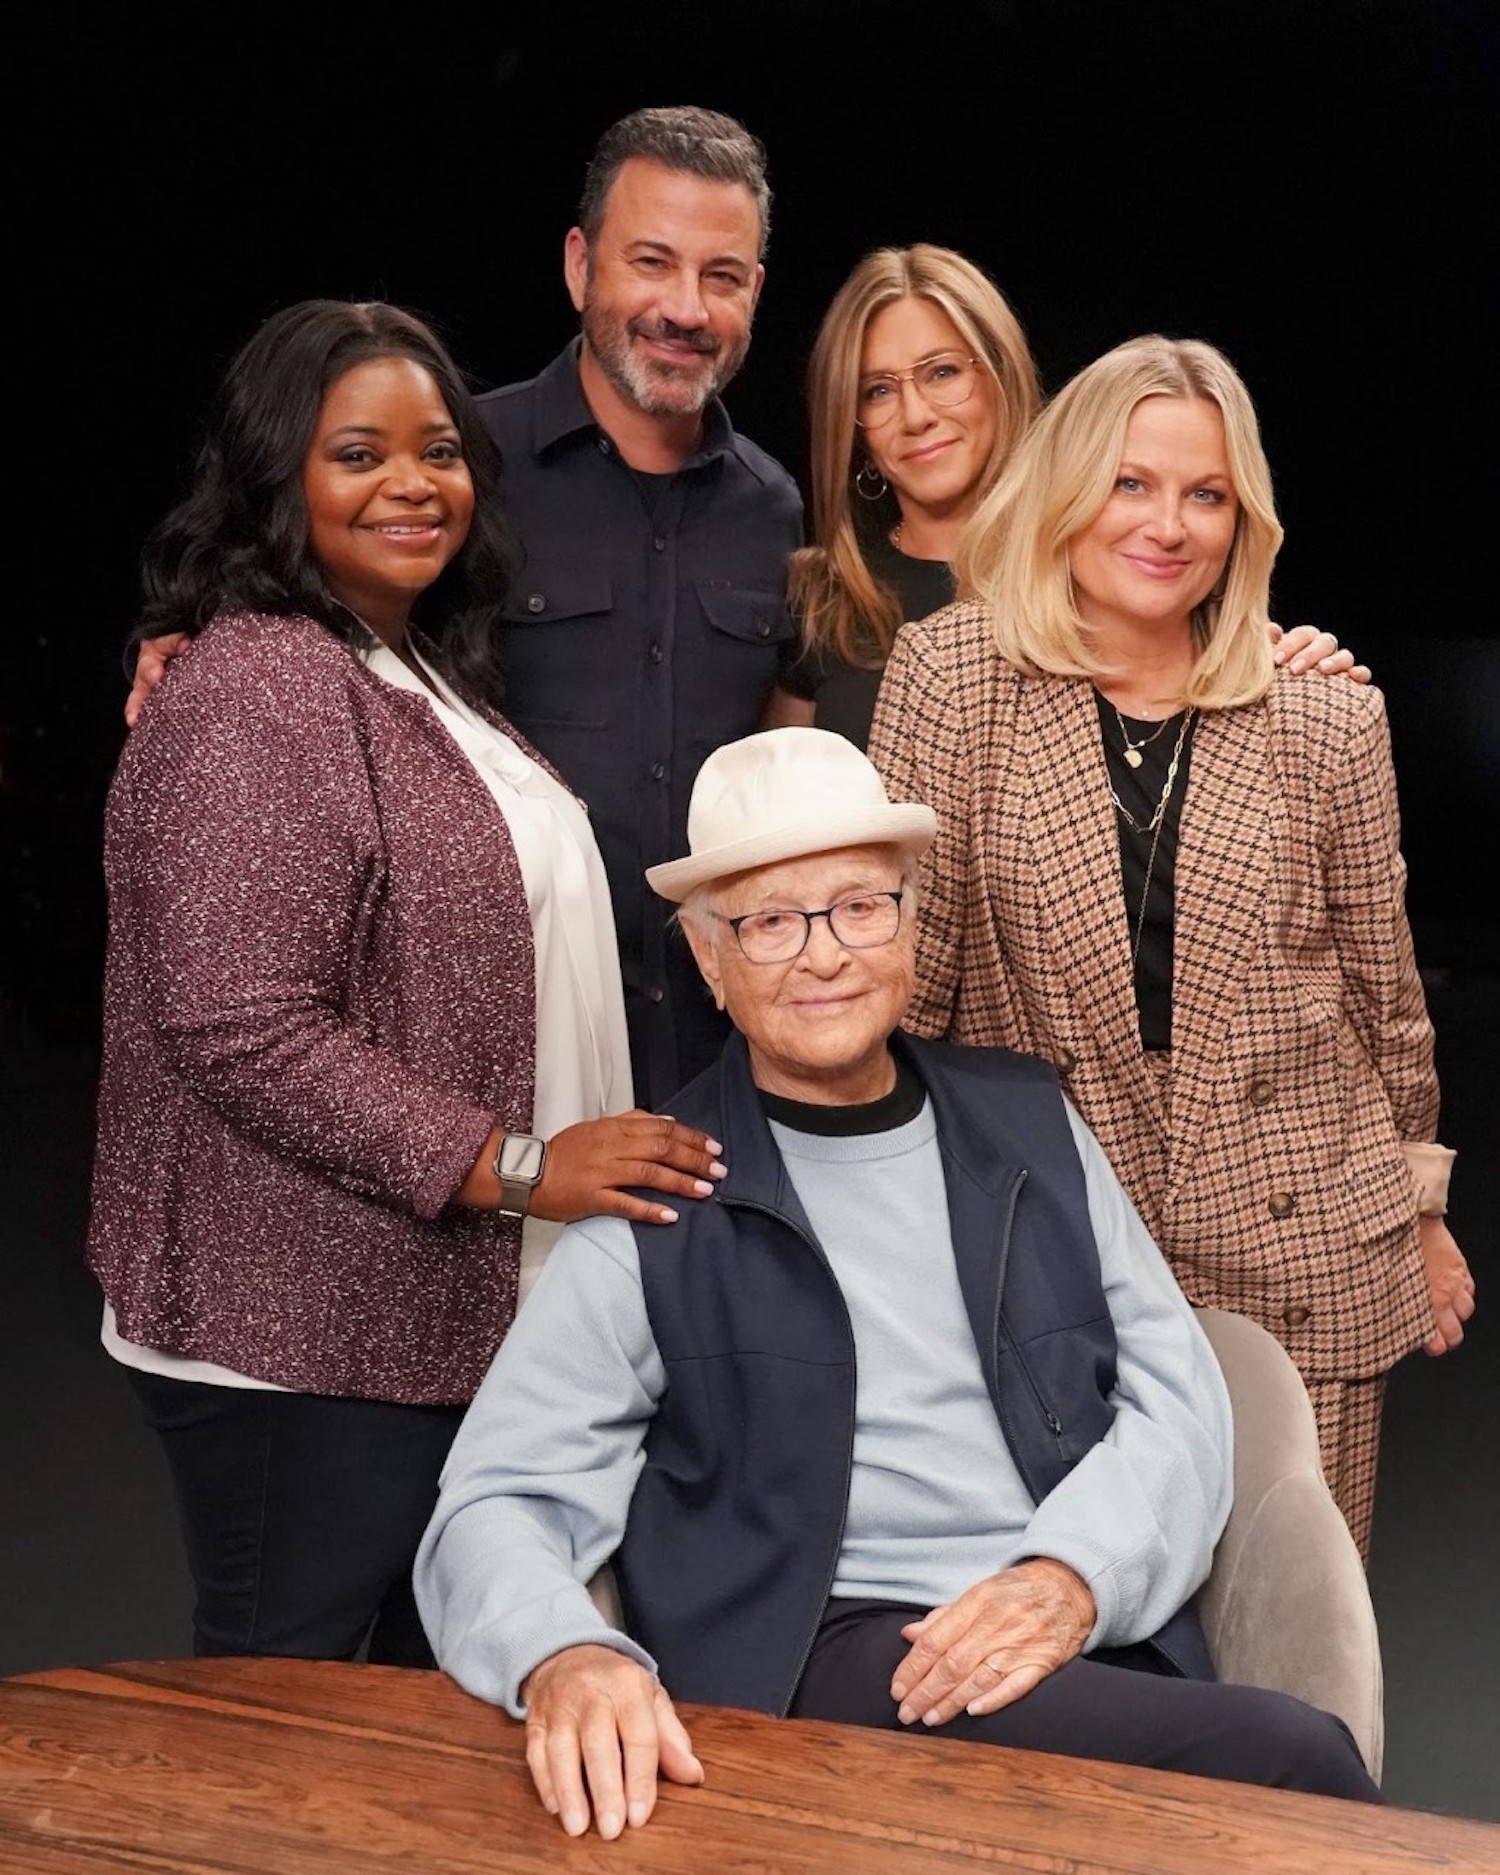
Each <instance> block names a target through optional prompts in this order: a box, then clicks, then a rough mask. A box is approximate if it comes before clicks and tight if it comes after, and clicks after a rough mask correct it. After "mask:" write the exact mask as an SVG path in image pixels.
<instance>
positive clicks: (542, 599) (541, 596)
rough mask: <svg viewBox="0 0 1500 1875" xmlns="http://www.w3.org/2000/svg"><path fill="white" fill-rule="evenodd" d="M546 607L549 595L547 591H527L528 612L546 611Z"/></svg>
mask: <svg viewBox="0 0 1500 1875" xmlns="http://www.w3.org/2000/svg"><path fill="white" fill-rule="evenodd" d="M546 609H547V595H546V594H545V593H541V592H529V593H527V595H526V610H527V611H528V612H545V611H546Z"/></svg>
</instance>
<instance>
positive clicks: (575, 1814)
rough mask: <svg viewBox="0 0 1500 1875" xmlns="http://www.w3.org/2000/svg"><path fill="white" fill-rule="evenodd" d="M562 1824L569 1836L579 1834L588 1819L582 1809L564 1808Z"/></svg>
mask: <svg viewBox="0 0 1500 1875" xmlns="http://www.w3.org/2000/svg"><path fill="white" fill-rule="evenodd" d="M562 1826H563V1828H564V1829H565V1830H566V1831H567V1832H568V1834H569V1835H570V1836H581V1835H582V1834H583V1832H584V1831H585V1830H586V1829H587V1828H588V1826H589V1820H588V1818H587V1817H586V1816H585V1815H584V1813H583V1812H582V1810H564V1811H563V1818H562Z"/></svg>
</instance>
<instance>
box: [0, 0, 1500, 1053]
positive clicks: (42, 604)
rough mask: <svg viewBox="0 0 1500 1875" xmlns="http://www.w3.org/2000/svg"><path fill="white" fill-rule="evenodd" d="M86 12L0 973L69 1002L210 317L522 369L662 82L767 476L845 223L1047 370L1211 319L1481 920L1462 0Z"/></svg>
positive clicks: (1426, 874) (1472, 28)
mask: <svg viewBox="0 0 1500 1875" xmlns="http://www.w3.org/2000/svg"><path fill="white" fill-rule="evenodd" d="M103 12H104V10H103V9H89V10H87V11H85V10H83V9H78V10H75V12H73V13H70V12H69V11H68V10H67V9H62V10H60V11H56V12H54V14H53V15H52V16H51V17H50V18H49V19H47V20H46V21H44V22H42V23H41V24H40V25H39V26H32V27H30V28H29V29H28V31H29V32H30V34H31V37H30V39H29V40H28V39H18V40H15V41H13V42H12V46H13V53H12V56H13V61H14V64H13V69H14V71H15V73H16V75H17V79H18V86H17V89H18V92H19V94H20V97H21V99H22V103H23V109H24V117H23V119H22V123H23V128H24V149H23V159H22V161H21V162H20V163H19V164H18V166H17V169H16V171H15V172H13V177H12V187H11V190H10V192H9V193H10V201H11V208H12V216H11V235H12V240H13V241H14V242H15V244H16V245H15V247H14V248H13V249H12V254H13V257H15V256H16V255H18V254H19V255H20V256H21V257H22V258H23V259H24V261H25V265H24V268H23V269H22V276H21V280H20V283H19V285H17V284H16V283H15V276H14V275H13V276H12V278H13V285H12V288H11V299H12V303H13V305H14V306H15V307H16V308H17V311H18V312H19V315H20V321H21V323H20V327H19V330H20V332H21V334H22V336H21V337H20V339H19V340H18V339H15V338H13V341H12V350H11V353H10V370H11V382H12V385H13V388H14V391H15V393H16V402H15V405H14V408H16V409H20V408H22V407H32V406H33V404H34V405H35V413H34V414H33V415H31V416H29V417H27V418H26V420H25V424H24V427H22V428H20V429H18V427H17V426H16V425H15V424H13V425H12V426H11V440H12V444H13V445H15V444H17V443H20V444H21V445H22V448H21V454H20V458H19V459H18V460H15V459H13V461H12V464H11V467H12V469H13V470H17V469H20V467H21V464H22V463H23V462H24V463H26V464H28V465H29V468H28V471H27V472H26V473H25V474H24V475H23V477H22V479H21V480H19V481H13V482H12V486H11V490H10V494H11V500H10V502H9V504H8V505H9V507H10V509H11V520H12V524H13V527H14V528H16V529H17V530H18V532H19V535H20V538H16V537H15V536H14V535H13V545H14V546H16V547H21V546H22V545H23V541H24V540H27V539H30V538H31V536H32V529H31V527H30V526H29V522H30V520H31V518H32V517H33V516H36V515H40V516H42V517H44V524H43V542H42V550H41V552H40V553H30V552H24V551H23V553H22V555H21V558H22V562H23V565H24V566H25V568H26V573H25V576H24V585H23V592H24V594H25V597H24V599H23V603H22V606H21V608H20V611H19V614H18V615H17V616H16V618H15V625H16V626H18V627H19V629H18V630H16V631H15V633H14V637H15V644H16V645H17V646H18V647H19V656H17V655H16V652H15V649H14V648H13V650H12V652H11V654H10V655H9V656H8V657H7V658H6V660H5V662H4V666H3V667H0V668H4V669H6V670H7V672H8V675H7V676H6V677H5V678H4V679H3V680H0V681H3V684H4V693H5V694H4V698H3V702H0V763H3V780H0V835H3V839H4V847H3V851H0V867H3V871H0V884H3V888H4V893H5V899H6V903H5V906H4V908H3V916H0V963H3V966H4V971H5V978H4V983H3V985H0V1013H3V1012H4V1009H5V1008H6V1007H7V1006H12V1007H19V1008H20V1009H22V1010H24V1011H26V1012H27V1013H28V1014H30V1015H32V1016H33V1017H34V1018H35V1019H38V1020H40V1021H42V1022H44V1023H49V1024H53V1025H60V1026H62V1027H64V1028H66V1029H68V1030H70V1031H74V1032H83V1033H89V1032H91V1030H92V1027H93V1024H94V1023H95V1020H96V993H97V982H98V973H99V962H100V956H101V948H102V937H103V908H102V896H101V892H100V887H99V876H98V874H99V860H98V846H99V816H100V811H101V807H102V800H103V793H104V789H105V787H106V785H107V781H108V776H109V772H110V770H111V768H112V766H113V762H114V760H115V756H116V754H117V752H118V748H119V745H120V741H121V738H122V735H123V725H122V723H121V720H120V703H121V701H122V698H123V693H124V679H123V675H122V670H121V662H120V659H121V647H122V645H123V643H124V639H125V634H126V632H127V630H128V626H129V622H130V615H131V611H132V607H133V603H134V596H135V555H136V550H137V545H138V542H139V539H140V537H141V535H142V533H143V532H144V531H145V529H146V527H147V526H148V525H149V524H150V522H151V521H152V520H153V519H154V518H155V517H156V515H157V514H158V513H159V512H160V510H161V509H162V508H163V507H164V506H165V505H166V503H167V501H168V500H169V499H170V497H171V496H172V494H173V493H174V491H175V489H176V486H177V476H178V473H179V470H180V466H181V464H182V461H183V458H184V454H185V452H186V449H187V447H188V444H189V442H190V439H191V432H192V425H193V421H194V418H195V416H196V413H197V411H198V409H199V408H200V407H201V404H202V401H203V399H204V397H205V396H206V394H207V391H208V389H209V387H210V385H211V384H212V383H213V381H214V379H215V377H216V376H217V373H218V371H219V369H220V367H221V365H222V363H223V361H224V359H225V357H226V356H227V354H228V353H229V352H230V351H231V350H232V349H233V348H234V347H235V346H236V345H237V344H238V343H239V341H240V340H241V339H242V338H243V337H244V336H245V335H246V333H247V332H248V331H249V329H250V328H251V326H252V325H253V324H254V323H255V322H256V321H257V320H258V319H259V318H260V317H261V316H263V315H264V314H265V313H266V312H268V311H270V310H271V309H272V308H274V307H276V306H278V305H281V304H283V303H285V302H286V301H288V300H292V299H297V298H301V297H304V296H306V295H310V294H349V295H356V296H361V297H363V296H382V297H387V298H391V299H395V300H398V301H401V302H403V303H405V304H408V305H410V306H413V307H415V308H417V309H419V310H421V311H423V312H425V313H427V314H428V315H429V316H431V317H433V318H434V319H435V320H436V322H437V323H438V324H439V325H440V326H441V327H442V328H443V330H444V331H445V333H446V334H447V336H448V337H449V339H450V340H451V342H452V344H453V346H454V348H455V350H456V351H457V353H458V354H459V356H460V357H461V358H462V359H463V361H464V362H465V363H466V364H467V365H468V366H469V367H470V369H471V370H472V371H473V373H474V374H475V376H476V378H477V380H479V381H480V382H482V383H485V384H489V383H496V382H503V381H505V380H506V379H509V378H513V377H518V376H526V375H530V373H531V372H532V371H534V370H535V369H537V368H538V367H539V366H540V365H541V364H542V363H544V362H545V361H546V359H548V358H549V357H550V356H551V355H552V354H553V352H554V351H555V350H556V349H557V348H558V346H559V345H560V344H561V343H562V341H563V339H564V338H565V337H566V336H567V335H568V334H569V333H570V332H571V330H572V329H573V328H574V323H575V321H574V316H573V313H572V309H571V307H570V305H569V303H568V300H567V297H566V294H565V292H564V289H563V284H562V278H561V251H562V237H563V234H564V232H565V230H566V229H567V227H568V226H569V224H570V222H571V220H572V218H573V209H574V205H575V203H576V199H577V193H578V187H579V183H580V180H581V176H582V170H583V164H584V162H585V160H586V158H587V155H588V152H589V149H590V147H591V146H592V143H593V141H594V139H595V137H596V136H597V135H598V133H599V131H600V130H601V129H602V128H603V127H604V126H605V125H606V124H607V123H608V122H610V121H611V120H612V119H613V118H615V117H617V116H619V115H621V114H622V113H623V112H625V111H627V110H631V109H633V108H635V107H637V106H639V105H642V104H663V103H681V102H696V103H704V104H710V105H714V106H716V107H718V108H720V109H723V110H727V111H730V112H732V113H734V114H735V115H737V116H739V117H741V118H742V119H743V120H744V121H745V122H746V123H748V124H749V125H750V127H751V128H752V129H754V130H755V131H756V132H757V133H758V134H759V135H760V136H761V137H763V138H764V140H765V142H766V144H767V146H768V149H769V152H770V167H771V182H772V187H773V191H774V194H775V203H774V208H773V230H772V241H771V250H770V254H769V259H768V279H767V285H766V290H765V294H764V297H763V299H762V302H761V310H760V314H759V318H758V321H757V327H756V336H755V342H754V346H753V348H752V351H751V356H750V360H749V363H748V364H747V366H746V368H745V371H744V372H743V374H742V376H741V378H740V379H739V380H738V381H737V382H736V383H735V385H734V386H733V387H732V389H731V392H730V393H729V402H730V405H731V408H732V410H733V413H734V415H735V418H736V420H737V422H738V423H739V425H740V427H741V428H742V429H744V430H745V431H746V432H747V433H748V434H750V435H752V436H754V437H755V438H756V440H757V441H759V442H761V443H762V444H763V445H765V446H766V447H767V448H769V449H770V450H771V451H772V452H773V453H775V454H777V455H779V456H780V457H781V458H782V460H783V461H785V462H786V463H787V465H788V467H789V468H791V469H792V470H793V471H794V473H797V474H798V475H799V476H801V475H803V474H804V472H805V434H804V428H803V419H802V408H801V379H802V370H803V365H804V361H805V358H806V354H807V349H808V346H809V344H810V341H811V337H812V334H813V331H814V329H815V327H816V324H817V321H818V318H819V315H820V313H821V311H822V308H823V306H824V305H825V304H826V302H827V300H828V298H829V296H830V295H831V293H832V292H833V290H834V289H835V287H836V286H837V284H838V282H839V281H840V279H841V278H842V277H843V275H844V274H845V272H846V271H847V270H848V268H849V266H850V265H851V264H852V263H853V261H854V260H855V259H856V258H857V257H858V256H859V254H861V253H862V252H863V251H864V250H865V249H866V248H868V247H871V246H873V245H876V244H879V243H883V242H905V241H911V240H917V239H927V240H934V241H939V242H944V243H947V244H949V245H951V246H954V247H957V248H959V249H961V250H962V251H964V252H965V253H967V254H969V255H970V256H971V257H972V258H973V259H975V260H976V261H978V262H980V263H981V264H982V265H983V266H985V267H986V268H987V269H988V270H989V271H990V272H991V274H992V275H993V276H994V277H995V279H996V280H997V281H998V282H999V283H1000V285H1001V286H1002V288H1003V289H1004V290H1005V292H1006V294H1007V296H1008V297H1009V298H1010V299H1011V301H1012V303H1013V304H1014V306H1015V307H1016V309H1017V311H1018V312H1019V314H1020V316H1021V318H1022V320H1023V322H1024V324H1025V326H1026V328H1027V331H1028V334H1029V336H1030V338H1031V340H1032V342H1033V345H1034V348H1035V350H1036V353H1037V356H1038V359H1039V361H1040V364H1041V367H1042V371H1043V376H1044V380H1045V383H1046V385H1047V387H1048V388H1049V389H1052V388H1055V387H1056V386H1057V385H1058V384H1059V383H1060V382H1061V381H1062V380H1063V378H1065V377H1066V376H1067V375H1068V374H1069V373H1070V372H1071V371H1073V370H1074V369H1076V368H1077V367H1078V366H1079V365H1081V364H1082V363H1084V362H1085V361H1086V360H1087V359H1088V358H1090V357H1092V356H1093V355H1094V354H1095V353H1097V352H1098V351H1100V350H1102V349H1104V348H1105V347H1106V346H1108V345H1110V344H1113V343H1114V342H1116V341H1117V340H1119V339H1121V338H1124V337H1127V336H1129V335H1131V334H1133V333H1136V332H1141V331H1145V330H1149V329H1159V330H1166V331H1170V332H1173V333H1177V334H1181V335H1193V336H1202V337H1205V338H1209V339H1211V340H1213V341H1214V342H1215V343H1216V344H1218V345H1220V346H1221V347H1222V348H1223V349H1224V350H1226V351H1227V352H1228V353H1229V354H1230V355H1231V357H1233V358H1234V360H1235V361H1236V363H1237V364H1238V365H1239V366H1240V368H1241V370H1242V371H1243V373H1244V374H1245V376H1246V378H1247V380H1248V382H1249V384H1250V386H1251V389H1252V392H1253V393H1254V394H1255V396H1256V399H1257V403H1258V405H1259V408H1260V411H1261V416H1262V420H1263V425H1264V429H1265V434H1266V440H1267V445H1268V448H1269V452H1270V455H1271V460H1272V465H1273V468H1274V470H1275V472H1276V478H1277V489H1278V499H1279V502H1280V506H1281V510H1282V517H1283V520H1284V521H1285V523H1286V526H1287V533H1288V540H1287V545H1286V547H1285V549H1284V552H1283V556H1282V560H1281V562H1280V564H1279V566H1278V572H1277V580H1276V609H1277V614H1278V616H1279V617H1281V618H1282V619H1283V620H1284V621H1285V622H1287V623H1295V622H1300V621H1303V620H1312V621H1316V622H1318V623H1321V624H1323V625H1326V626H1327V627H1328V628H1329V629H1331V630H1333V631H1335V632H1337V633H1338V634H1339V636H1340V637H1341V638H1342V639H1344V640H1345V641H1347V642H1349V643H1350V644H1352V645H1353V646H1354V647H1355V648H1356V649H1357V651H1358V652H1359V653H1360V654H1361V655H1362V656H1363V657H1365V658H1366V660H1367V661H1368V662H1370V663H1372V664H1373V665H1374V666H1375V669H1376V677H1377V681H1379V682H1380V683H1381V684H1382V686H1383V687H1384V688H1385V690H1386V692H1387V694H1388V696H1389V699H1390V706H1391V718H1392V725H1393V733H1394V736H1395V742H1396V756H1397V766H1398V773H1399V776H1400V781H1401V791H1402V801H1403V810H1404V815H1405V822H1406V836H1405V846H1406V850H1407V855H1408V860H1409V864H1410V870H1411V906H1412V911H1413V916H1414V922H1415V923H1416V926H1417V931H1418V945H1419V951H1420V952H1421V954H1422V958H1423V961H1424V962H1425V963H1426V964H1428V965H1429V966H1430V967H1439V968H1441V967H1445V966H1447V965H1449V964H1453V963H1466V962H1469V961H1472V960H1473V959H1474V958H1476V957H1478V956H1480V955H1481V954H1482V955H1483V957H1484V958H1485V959H1487V960H1488V961H1490V962H1493V958H1494V944H1493V931H1494V926H1493V924H1491V923H1488V922H1486V920H1487V916H1488V913H1487V905H1486V904H1485V891H1486V878H1485V875H1486V871H1488V872H1489V873H1490V874H1493V872H1494V864H1493V856H1494V853H1495V850H1496V838H1495V831H1494V829H1495V826H1496V824H1497V816H1500V798H1497V797H1500V786H1497V767H1500V763H1497V757H1496V748H1497V737H1500V731H1497V729H1496V726H1495V725H1496V718H1497V712H1500V660H1497V645H1500V634H1497V632H1496V627H1495V620H1494V605H1495V599H1494V585H1495V581H1494V577H1493V568H1494V562H1495V555H1496V552H1497V548H1496V536H1497V528H1496V517H1497V513H1500V507H1497V477H1496V474H1495V469H1494V459H1495V449H1496V432H1497V424H1496V397H1495V391H1496V372H1495V365H1494V350H1495V345H1496V332H1497V321H1496V312H1497V302H1496V297H1495V294H1494V289H1493V286H1492V279H1491V277H1492V274H1493V271H1494V266H1495V259H1496V251H1497V250H1496V240H1495V236H1496V232H1497V230H1496V218H1495V213H1494V208H1495V180H1496V174H1497V171H1496V163H1495V154H1496V153H1495V146H1494V125H1495V123H1496V121H1497V106H1500V91H1497V86H1496V60H1495V55H1496V51H1497V46H1500V39H1497V32H1496V27H1495V24H1494V19H1495V9H1494V8H1493V6H1492V5H1490V4H1488V0H1410V3H1409V4H1396V0H1361V3H1359V4H1355V3H1354V0H1300V3H1299V4H1289V3H1288V0H1267V3H1265V4H1247V5H1244V6H1241V7H1238V8H1224V7H1217V6H1214V5H1212V4H1207V3H1206V0H1198V3H1196V4H1186V3H1185V0H1138V3H1135V4H1132V3H1130V0H990V3H989V4H984V3H983V0H947V3H946V4H942V5H937V6H930V7H920V6H913V5H903V6H895V5H890V4H885V3H884V0H861V3H851V4H832V3H828V4H819V0H798V3H797V4H792V3H791V0H758V3H757V4H754V5H751V6H743V5H742V6H741V7H739V8H731V7H729V6H727V5H717V6H716V5H709V4H705V0H698V4H696V5H687V4H683V3H682V0H653V3H652V4H650V5H647V6H645V7H629V8H627V7H620V8H617V9H616V10H615V11H614V13H613V14H612V15H611V16H610V17H609V19H608V20H606V21H605V22H604V23H599V21H598V18H597V10H596V9H594V8H588V9H581V8H577V7H568V6H561V5H554V6H551V7H546V8H543V7H530V8H527V9H526V10H525V12H524V14H522V13H521V12H520V11H519V9H517V8H515V7H514V6H512V7H496V8H493V9H485V10H484V14H483V15H481V13H480V10H479V9H477V8H476V9H453V8H449V9H446V10H444V9H438V10H437V11H436V12H433V11H431V10H420V9H395V8H389V9H387V8H369V7H366V8H365V9H363V10H362V11H361V10H359V9H354V8H339V9H337V10H335V9H332V8H315V7H311V6H309V7H304V9H303V17H301V18H297V17H296V16H295V15H293V14H291V13H290V12H288V14H287V16H286V17H282V16H281V13H280V10H275V9H272V10H269V11H265V10H263V11H260V12H250V11H248V10H247V9H243V8H238V9H224V10H210V9H198V8H194V9H182V10H181V17H180V18H179V19H177V20H176V21H175V22H174V21H172V20H167V21H163V20H161V18H160V17H159V13H158V12H156V11H152V12H145V11H139V10H135V9H111V10H110V13H109V15H108V17H97V18H96V17H93V15H94V14H95V13H97V14H99V15H103ZM481 17H483V18H485V19H486V20H487V21H488V22H489V23H486V24H475V23H473V22H475V21H476V20H479V19H480V18H481ZM293 22H295V23H293ZM12 329H13V332H14V331H16V330H17V329H18V328H17V327H15V326H13V328H12ZM38 394H40V395H38ZM13 680H14V681H13ZM1485 847H1487V850H1488V853H1489V855H1490V863H1489V865H1488V868H1486V867H1485V866H1484V865H1482V864H1480V863H1478V858H1477V849H1479V850H1483V849H1484V848H1485Z"/></svg>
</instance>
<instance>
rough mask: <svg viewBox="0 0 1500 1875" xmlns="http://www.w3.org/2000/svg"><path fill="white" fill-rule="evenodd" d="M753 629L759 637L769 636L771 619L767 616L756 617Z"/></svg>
mask: <svg viewBox="0 0 1500 1875" xmlns="http://www.w3.org/2000/svg"><path fill="white" fill-rule="evenodd" d="M755 629H756V632H757V634H758V635H759V636H760V637H762V638H769V637H770V636H771V621H770V620H769V619H768V618H758V619H757V620H756V621H755Z"/></svg>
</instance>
